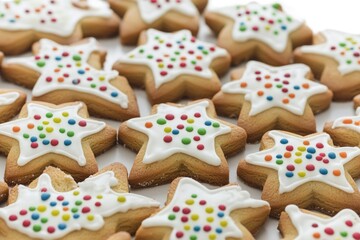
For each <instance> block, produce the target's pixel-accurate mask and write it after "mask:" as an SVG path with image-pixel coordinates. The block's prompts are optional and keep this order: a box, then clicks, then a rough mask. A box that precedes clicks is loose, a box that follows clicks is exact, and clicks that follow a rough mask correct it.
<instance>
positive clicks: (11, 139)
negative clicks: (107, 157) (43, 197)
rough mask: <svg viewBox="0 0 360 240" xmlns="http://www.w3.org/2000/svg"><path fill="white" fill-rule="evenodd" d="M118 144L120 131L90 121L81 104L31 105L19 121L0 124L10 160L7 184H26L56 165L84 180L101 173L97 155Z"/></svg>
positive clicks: (1, 140)
mask: <svg viewBox="0 0 360 240" xmlns="http://www.w3.org/2000/svg"><path fill="white" fill-rule="evenodd" d="M115 143H116V131H115V129H113V128H112V127H110V126H107V125H106V124H105V123H104V122H100V121H95V120H91V119H89V118H88V112H87V109H86V105H84V104H83V103H80V102H74V103H67V104H63V105H52V104H48V103H43V102H30V103H27V104H26V105H25V106H24V107H23V108H22V110H21V112H20V115H19V119H17V120H14V121H10V122H7V123H3V124H0V150H1V152H4V153H5V154H6V155H8V157H7V163H6V169H5V181H6V182H7V183H8V184H10V185H14V184H16V183H22V184H26V183H29V182H30V181H32V180H33V179H34V178H36V177H38V176H39V175H40V174H41V172H42V171H43V169H44V168H45V167H46V166H49V165H53V166H57V167H59V168H60V169H62V170H64V171H66V172H69V173H71V174H72V176H73V177H74V178H75V179H76V180H83V179H85V178H86V177H88V176H89V175H91V174H94V173H96V172H97V163H96V160H95V155H98V154H100V153H102V152H104V151H106V150H107V149H109V148H110V147H112V146H113V145H115Z"/></svg>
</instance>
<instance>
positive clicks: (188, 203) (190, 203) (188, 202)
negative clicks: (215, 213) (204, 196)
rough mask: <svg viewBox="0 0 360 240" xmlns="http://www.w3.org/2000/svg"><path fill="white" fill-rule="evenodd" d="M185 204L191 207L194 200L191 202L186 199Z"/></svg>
mask: <svg viewBox="0 0 360 240" xmlns="http://www.w3.org/2000/svg"><path fill="white" fill-rule="evenodd" d="M185 203H186V204H187V205H193V204H194V200H193V199H188V200H186V201H185Z"/></svg>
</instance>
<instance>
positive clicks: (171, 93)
mask: <svg viewBox="0 0 360 240" xmlns="http://www.w3.org/2000/svg"><path fill="white" fill-rule="evenodd" d="M229 67H230V55H229V54H228V53H227V52H226V51H225V50H224V49H222V48H219V47H217V46H215V45H214V44H210V43H206V42H202V41H200V40H197V39H196V38H195V37H192V36H191V33H190V32H189V31H187V30H182V31H179V32H176V33H164V32H160V31H157V30H154V29H150V30H148V31H146V32H143V33H142V35H141V38H140V43H139V46H138V47H137V48H136V49H135V50H133V51H131V52H129V53H128V54H126V55H125V56H123V57H121V58H120V59H119V60H118V61H117V62H116V63H115V64H114V66H113V68H114V69H115V70H118V71H119V72H120V73H121V75H123V76H125V77H126V78H127V79H128V80H129V83H130V84H131V85H132V86H135V87H145V89H146V92H147V95H148V97H149V100H150V102H151V103H152V104H155V103H162V102H168V101H169V102H171V101H176V100H179V99H181V98H183V97H188V98H191V99H199V98H211V97H212V96H213V95H214V94H215V93H216V92H218V91H219V90H220V87H221V83H220V80H219V77H218V75H219V76H221V75H223V74H225V73H226V72H227V70H228V69H229Z"/></svg>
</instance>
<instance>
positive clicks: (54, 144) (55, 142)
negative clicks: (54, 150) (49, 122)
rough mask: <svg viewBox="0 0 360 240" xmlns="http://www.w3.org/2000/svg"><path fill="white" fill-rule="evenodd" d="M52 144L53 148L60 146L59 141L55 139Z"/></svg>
mask: <svg viewBox="0 0 360 240" xmlns="http://www.w3.org/2000/svg"><path fill="white" fill-rule="evenodd" d="M50 143H51V146H57V145H58V144H59V141H58V140H56V139H53V140H51V141H50Z"/></svg>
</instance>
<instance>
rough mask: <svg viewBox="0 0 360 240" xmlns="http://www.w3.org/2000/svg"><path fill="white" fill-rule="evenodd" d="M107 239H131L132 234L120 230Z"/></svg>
mask: <svg viewBox="0 0 360 240" xmlns="http://www.w3.org/2000/svg"><path fill="white" fill-rule="evenodd" d="M107 240H131V236H130V234H128V233H127V232H118V233H115V234H114V235H112V236H111V237H109V238H108V239H107Z"/></svg>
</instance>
